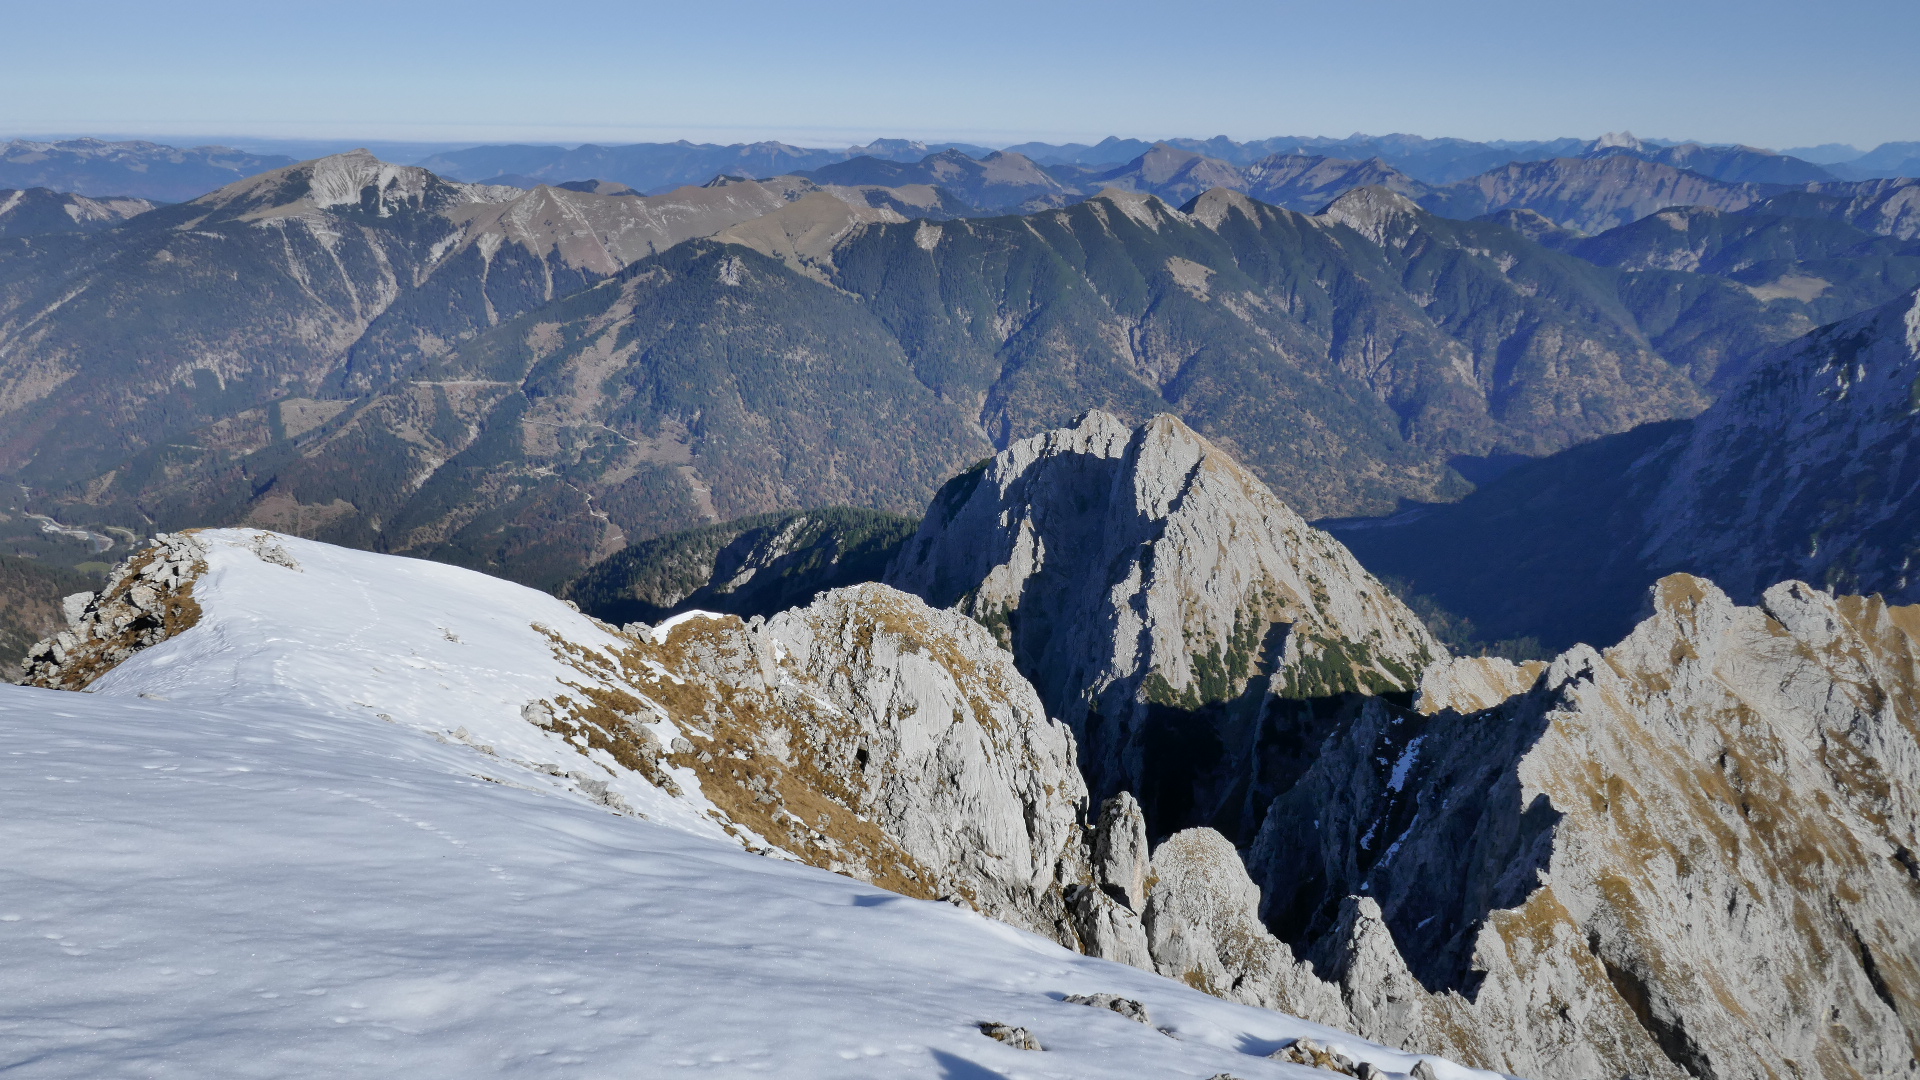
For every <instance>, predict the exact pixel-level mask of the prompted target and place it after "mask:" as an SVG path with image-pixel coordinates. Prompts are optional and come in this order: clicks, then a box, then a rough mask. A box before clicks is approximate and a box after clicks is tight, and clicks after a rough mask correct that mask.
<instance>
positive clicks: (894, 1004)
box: [0, 530, 1488, 1080]
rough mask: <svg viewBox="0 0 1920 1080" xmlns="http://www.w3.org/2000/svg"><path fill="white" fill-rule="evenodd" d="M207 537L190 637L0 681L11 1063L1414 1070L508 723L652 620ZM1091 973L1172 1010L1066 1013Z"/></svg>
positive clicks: (1166, 1073) (493, 585)
mask: <svg viewBox="0 0 1920 1080" xmlns="http://www.w3.org/2000/svg"><path fill="white" fill-rule="evenodd" d="M194 540H195V541H196V542H197V544H198V545H199V547H200V548H201V550H200V551H199V552H198V553H197V557H196V558H194V560H193V563H192V564H191V565H190V567H189V569H190V570H191V571H192V573H191V575H190V585H191V588H190V589H188V588H186V585H185V584H184V583H183V584H182V586H181V587H180V588H179V589H177V590H176V591H175V593H174V594H173V595H174V600H175V602H184V600H185V599H186V598H187V597H190V598H191V600H192V602H193V604H194V605H195V606H197V608H198V614H197V621H196V622H195V623H194V625H192V626H191V627H188V628H185V629H176V630H173V631H170V632H169V633H168V635H167V636H166V637H165V638H164V640H160V641H159V642H158V643H157V644H153V645H150V646H148V647H145V648H142V649H139V650H138V651H135V652H133V653H132V655H131V656H129V657H127V658H124V659H122V660H120V661H119V662H118V664H117V665H116V666H115V667H114V668H113V669H112V670H111V671H109V672H107V673H106V674H105V675H104V676H102V677H100V678H98V679H97V680H95V681H94V682H93V683H92V684H91V686H90V688H89V692H87V693H67V692H61V691H56V690H46V689H39V688H30V687H5V688H0V732H4V739H5V746H4V748H3V752H0V850H4V851H5V852H7V857H6V858H5V859H4V860H0V943H3V944H0V948H4V949H5V952H6V955H7V956H8V957H9V962H8V963H7V964H6V965H4V967H0V1000H4V1001H5V1002H6V1003H7V1004H6V1008H5V1009H4V1012H3V1013H0V1048H4V1049H0V1068H4V1069H8V1070H10V1071H12V1072H14V1073H17V1074H18V1075H22V1076H35V1077H41V1076H47V1077H52V1076H74V1077H83V1076H84V1077H97V1076H105V1075H123V1074H124V1075H142V1076H170V1075H177V1076H196V1077H197V1076H238V1075H248V1076H290V1075H312V1074H315V1073H320V1072H324V1073H327V1074H333V1075H356V1076H368V1075H375V1076H379V1075H409V1076H421V1075H432V1076H451V1075H475V1074H481V1073H500V1074H507V1075H517V1076H545V1075H550V1074H554V1075H568V1076H579V1075H634V1076H655V1075H663V1074H666V1073H669V1072H673V1071H679V1070H682V1069H685V1070H702V1071H704V1072H705V1073H707V1074H709V1075H723V1076H724V1075H750V1074H758V1073H769V1074H773V1075H779V1076H787V1077H810V1076H823V1077H824V1076H833V1077H847V1076H887V1077H896V1076H942V1077H988V1076H1004V1077H1015V1076H1022V1077H1043V1076H1045V1077H1054V1076H1057V1077H1079V1076H1086V1077H1133V1076H1139V1077H1156V1078H1159V1077H1178V1076H1192V1077H1212V1076H1216V1075H1218V1074H1220V1073H1229V1074H1231V1075H1234V1076H1239V1077H1243V1078H1247V1080H1252V1078H1254V1077H1262V1076H1273V1077H1278V1076H1284V1075H1289V1074H1292V1075H1297V1076H1300V1075H1305V1076H1311V1075H1318V1074H1313V1073H1303V1072H1301V1071H1300V1070H1299V1067H1297V1066H1289V1065H1285V1064H1282V1063H1279V1062H1273V1061H1268V1060H1264V1055H1265V1054H1267V1053H1269V1052H1272V1051H1273V1050H1275V1049H1277V1048H1279V1047H1281V1046H1282V1045H1283V1044H1285V1043H1287V1042H1288V1041H1289V1040H1291V1039H1294V1038H1297V1037H1299V1036H1302V1035H1310V1036H1312V1037H1313V1038H1315V1039H1317V1040H1320V1041H1322V1042H1324V1043H1327V1044H1330V1045H1334V1046H1337V1047H1339V1048H1341V1049H1343V1050H1344V1051H1345V1052H1346V1053H1347V1054H1349V1055H1350V1056H1352V1057H1354V1058H1357V1059H1360V1060H1365V1061H1371V1062H1374V1063H1375V1064H1377V1065H1378V1066H1379V1067H1381V1068H1384V1069H1386V1070H1389V1071H1391V1072H1395V1073H1404V1072H1408V1071H1410V1070H1411V1069H1412V1068H1413V1066H1414V1065H1415V1063H1416V1061H1417V1060H1418V1059H1416V1058H1413V1057H1411V1056H1407V1055H1401V1054H1397V1053H1394V1052H1392V1051H1389V1050H1385V1049H1382V1048H1379V1047H1376V1046H1373V1045H1371V1044H1367V1043H1364V1042H1363V1041H1361V1040H1359V1039H1356V1038H1354V1037H1353V1036H1350V1035H1343V1034H1341V1033H1339V1032H1336V1031H1331V1030H1328V1029H1323V1028H1318V1027H1315V1026H1313V1025H1310V1024H1307V1023H1305V1022H1303V1021H1298V1020H1295V1019H1292V1018H1290V1017H1286V1016H1283V1015H1281V1014H1278V1013H1273V1012H1267V1011H1264V1010H1259V1009H1253V1008H1248V1007H1245V1006H1238V1005H1233V1004H1229V1003H1226V1002H1223V1001H1220V1000H1218V999H1215V998H1211V997H1208V996H1206V995H1204V994H1201V993H1199V992H1197V991H1194V990H1191V989H1189V988H1187V987H1185V986H1182V985H1180V984H1179V983H1176V982H1173V981H1170V980H1165V979H1160V978H1156V977H1154V976H1152V975H1148V974H1146V973H1144V972H1140V971H1136V970H1134V969H1131V968H1127V967H1124V966H1121V965H1118V964H1113V963H1109V962H1106V961H1101V960H1095V959H1091V958H1087V957H1082V956H1079V955H1077V954H1074V953H1072V952H1069V951H1067V950H1065V949H1062V948H1060V947H1059V946H1057V945H1054V944H1052V943H1051V942H1048V941H1045V940H1043V939H1041V938H1039V937H1036V936H1033V935H1031V934H1028V933H1025V932H1023V931H1020V930H1016V929H1014V928H1012V927H1010V926H1007V925H1004V924H1001V923H997V922H994V921H992V920H989V919H987V918H985V917H983V916H981V915H978V914H976V913H974V912H971V911H967V910H961V909H959V908H957V907H955V906H952V905H949V904H944V903H939V902H933V901H920V900H912V899H908V898H906V897H903V896H899V895H897V894H894V893H889V892H886V891H883V890H881V889H878V888H876V887H873V886H871V885H866V884H863V883H861V882H858V881H854V880H850V879H848V878H845V877H841V876H836V875H834V874H830V873H827V872H826V871H824V870H818V869H814V868H811V867H807V866H803V865H799V864H796V863H793V862H789V861H784V860H780V859H773V858H760V857H756V856H754V855H751V854H748V853H747V852H745V851H743V850H742V849H741V847H740V845H739V843H738V841H737V840H736V839H734V838H733V837H730V836H728V835H727V834H726V830H725V829H723V827H722V826H721V825H720V823H719V822H718V821H716V819H715V818H714V817H713V816H712V815H709V814H707V813H706V812H705V809H706V808H705V806H703V804H702V801H701V799H700V797H699V796H698V795H697V794H696V792H697V791H698V790H699V787H698V786H697V784H696V783H695V782H694V777H693V776H692V775H691V774H692V773H693V772H694V770H692V769H690V768H689V769H683V768H681V767H680V766H678V765H674V764H671V763H667V764H663V765H662V766H661V767H662V768H663V769H666V770H667V771H668V772H669V774H670V777H672V778H677V779H678V780H679V783H678V784H676V785H675V786H677V787H679V788H680V790H681V794H680V795H678V796H675V795H673V794H671V793H670V792H669V791H668V790H667V789H666V788H664V787H655V786H653V785H650V784H647V783H646V782H645V781H644V779H643V778H641V777H639V776H638V774H636V773H634V772H633V771H631V770H626V771H624V772H623V773H616V772H615V771H608V772H606V774H605V779H604V780H601V781H599V783H604V784H606V785H608V786H607V787H597V786H594V785H587V784H584V783H583V782H582V781H581V780H580V779H579V778H578V777H577V776H573V777H569V776H568V775H566V772H568V771H572V772H574V773H576V774H577V773H579V772H581V768H582V767H581V766H580V765H579V764H571V765H569V766H568V769H566V770H560V771H561V772H562V775H560V776H555V775H552V771H551V770H546V769H543V768H540V767H538V766H539V765H540V764H542V763H550V762H554V761H566V762H574V763H577V762H579V760H580V758H581V757H582V756H583V755H581V754H580V752H579V751H578V750H577V749H568V748H567V747H565V746H564V745H562V740H561V737H560V736H559V735H558V734H556V733H555V732H554V731H552V730H549V729H547V728H543V727H542V726H539V725H537V724H536V723H533V722H530V720H529V719H523V717H522V711H523V710H524V709H525V708H526V707H527V703H528V702H530V701H548V702H557V701H559V699H560V698H561V697H562V696H564V694H565V693H566V692H567V691H568V690H569V689H573V690H576V691H579V688H580V687H581V685H583V679H582V676H581V671H580V669H579V668H578V667H577V666H575V665H573V664H570V663H568V662H566V661H565V660H564V659H561V657H563V656H566V655H572V654H571V653H570V652H569V649H587V648H591V649H598V650H605V651H612V650H615V649H617V648H618V647H619V646H621V645H622V644H623V643H625V642H628V641H631V640H632V639H630V638H628V637H627V636H626V635H622V634H617V633H615V632H613V631H611V630H609V629H607V628H604V627H601V626H599V625H596V624H595V623H593V622H592V621H591V620H588V619H586V618H585V617H583V616H580V615H578V614H577V613H575V612H573V611H571V610H569V609H568V608H567V607H566V606H565V605H563V604H562V603H561V602H559V601H557V600H554V599H553V598H551V597H548V596H545V595H544V594H540V593H536V592H533V591H531V590H527V589H523V588H520V587H518V586H515V585H512V584H509V583H506V582H502V581H498V580H495V579H490V578H486V577H483V576H481V575H478V574H474V573H471V572H468V571H464V570H459V569H456V568H452V567H447V566H442V565H438V564H433V563H426V562H418V561H413V560H405V559H398V558H392V557H387V556H378V555H370V554H366V553H361V552H350V551H345V550H341V549H336V548H330V547H327V546H325V545H321V544H315V543H311V542H306V541H299V540H294V539H291V538H285V537H273V536H271V535H269V534H259V533H255V532H252V531H248V530H222V531H210V532H204V533H200V534H197V536H196V537H195V538H194ZM182 550H183V551H184V552H185V553H186V554H188V555H194V554H196V553H195V552H194V551H192V550H191V548H183V549H182ZM172 561H173V562H179V561H180V560H179V559H178V558H175V559H173V560H172ZM200 564H204V565H200ZM173 576H174V575H172V574H171V572H169V573H168V577H169V578H172V577H173ZM141 580H142V581H145V580H150V579H147V578H143V579H141ZM136 587H147V586H144V585H142V586H136ZM838 602H839V603H841V604H843V605H845V604H848V603H850V602H851V601H849V600H848V599H847V598H845V597H841V598H839V600H838ZM101 610H118V609H113V608H111V605H107V606H106V607H104V608H102V609H101ZM703 621H712V620H697V619H696V620H694V622H695V623H698V622H703ZM536 624H537V625H538V626H539V627H544V628H545V631H544V632H543V631H542V630H539V629H536V628H535V626H536ZM132 625H133V623H131V622H130V623H129V624H128V626H132ZM735 625H737V624H735ZM123 629H124V628H123ZM676 629H677V628H676ZM648 636H649V637H665V638H668V639H677V638H678V637H679V634H678V633H676V632H674V631H672V630H670V631H667V632H665V633H663V632H661V630H660V628H656V629H655V631H654V632H653V633H651V634H649V635H648ZM556 643H564V644H563V646H562V647H558V648H557V647H556ZM815 647H816V648H821V647H824V645H822V644H820V643H816V644H815ZM654 723H655V724H657V725H664V727H662V728H661V729H660V735H661V736H662V737H663V738H665V739H668V740H671V739H672V738H680V737H683V736H680V735H674V734H673V732H674V731H679V730H682V728H680V727H673V726H672V725H673V724H674V721H672V720H671V719H658V720H655V721H654ZM686 735H687V736H696V733H695V732H693V731H690V730H689V731H686ZM563 753H565V754H571V755H572V756H571V757H562V756H561V755H562V754H563ZM584 756H586V757H588V758H589V759H590V760H592V761H597V760H598V757H597V752H596V753H595V754H588V755H584ZM610 794H614V795H619V796H620V797H621V801H622V802H624V803H625V804H626V805H627V806H628V807H629V808H630V809H631V810H633V811H635V812H637V813H640V814H645V815H646V816H647V819H642V818H641V817H639V816H636V814H634V813H619V812H616V809H615V808H614V807H610V806H609V805H608V803H609V802H611V800H609V799H608V798H607V796H608V795H610ZM1096 993H1109V994H1119V995H1121V996H1123V997H1126V998H1131V999H1134V1000H1137V1001H1139V1002H1142V1003H1144V1004H1145V1006H1146V1009H1147V1011H1148V1013H1149V1015H1150V1017H1151V1021H1152V1022H1151V1025H1142V1024H1138V1023H1135V1022H1134V1021H1132V1020H1130V1019H1127V1018H1126V1017H1124V1016H1121V1015H1119V1014H1117V1013H1115V1012H1110V1011H1107V1010H1103V1009H1097V1008H1089V1007H1086V1006H1083V1005H1078V1004H1072V1003H1068V1002H1066V1001H1065V1000H1064V997H1065V996H1066V995H1070V994H1096ZM981 1023H1004V1024H1010V1025H1016V1026H1019V1027H1024V1028H1026V1029H1028V1030H1029V1031H1031V1032H1032V1034H1033V1036H1034V1037H1035V1038H1036V1039H1037V1040H1038V1042H1039V1044H1040V1045H1041V1046H1043V1047H1045V1050H1044V1051H1040V1052H1035V1051H1028V1050H1021V1049H1016V1048H1014V1047H1013V1046H1011V1045H1007V1044H1003V1043H1002V1042H999V1041H995V1040H994V1039H991V1038H989V1037H987V1036H986V1035H984V1034H982V1033H981V1031H980V1029H979V1025H980V1024H981ZM1430 1068H1432V1069H1433V1070H1435V1073H1436V1075H1437V1076H1439V1077H1441V1078H1443V1080H1466V1078H1467V1077H1469V1076H1472V1075H1479V1076H1486V1075H1488V1074H1473V1073H1471V1072H1470V1071H1469V1070H1465V1069H1460V1068H1459V1067H1457V1066H1453V1065H1450V1064H1448V1063H1446V1062H1444V1061H1439V1060H1437V1059H1435V1060H1433V1062H1432V1064H1431V1066H1430ZM1422 1071H1423V1072H1424V1071H1426V1070H1422Z"/></svg>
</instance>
